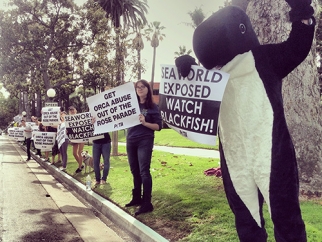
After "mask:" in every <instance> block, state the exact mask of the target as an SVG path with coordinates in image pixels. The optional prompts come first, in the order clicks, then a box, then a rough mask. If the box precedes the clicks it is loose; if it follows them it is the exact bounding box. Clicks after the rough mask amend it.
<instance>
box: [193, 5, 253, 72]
mask: <svg viewBox="0 0 322 242" xmlns="http://www.w3.org/2000/svg"><path fill="white" fill-rule="evenodd" d="M223 20H224V21H223ZM258 45H259V41H258V39H257V36H256V34H255V32H254V30H253V28H252V25H251V23H250V20H249V18H248V16H247V15H246V13H245V12H244V11H243V10H242V9H240V8H239V7H236V6H229V7H225V8H223V9H220V10H219V11H217V12H216V13H214V14H213V15H212V16H210V17H209V18H208V19H207V20H205V21H204V22H203V23H201V24H200V25H199V26H198V27H197V28H196V30H195V32H194V35H193V49H194V52H195V54H196V57H197V59H198V60H199V61H200V63H201V64H202V65H203V66H204V67H205V68H207V69H212V68H213V67H216V66H223V65H225V64H227V63H228V62H229V61H231V60H232V59H233V58H234V57H235V56H236V55H238V54H242V53H245V52H247V51H249V50H251V49H253V48H254V47H256V46H258Z"/></svg>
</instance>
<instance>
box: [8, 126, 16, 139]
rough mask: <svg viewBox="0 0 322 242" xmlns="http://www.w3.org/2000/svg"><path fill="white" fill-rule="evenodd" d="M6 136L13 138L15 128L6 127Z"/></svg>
mask: <svg viewBox="0 0 322 242" xmlns="http://www.w3.org/2000/svg"><path fill="white" fill-rule="evenodd" d="M8 136H9V138H10V139H14V138H15V128H8Z"/></svg>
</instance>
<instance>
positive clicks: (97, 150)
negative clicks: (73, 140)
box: [92, 142, 111, 182]
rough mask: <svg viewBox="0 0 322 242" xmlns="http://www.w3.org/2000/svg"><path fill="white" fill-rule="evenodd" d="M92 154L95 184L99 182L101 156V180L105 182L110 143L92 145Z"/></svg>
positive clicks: (108, 168)
mask: <svg viewBox="0 0 322 242" xmlns="http://www.w3.org/2000/svg"><path fill="white" fill-rule="evenodd" d="M92 153H93V163H94V172H95V179H96V181H97V182H99V181H100V180H101V169H100V160H101V155H102V156H103V161H104V168H103V176H102V180H104V181H106V179H107V176H108V173H109V171H110V155H111V142H108V143H104V144H98V143H93V148H92Z"/></svg>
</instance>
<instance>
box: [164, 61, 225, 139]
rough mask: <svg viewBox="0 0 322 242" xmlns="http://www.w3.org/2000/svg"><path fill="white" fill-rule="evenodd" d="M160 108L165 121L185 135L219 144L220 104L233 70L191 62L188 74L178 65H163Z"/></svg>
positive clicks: (189, 137)
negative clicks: (202, 65)
mask: <svg viewBox="0 0 322 242" xmlns="http://www.w3.org/2000/svg"><path fill="white" fill-rule="evenodd" d="M161 68H162V74H161V82H160V90H159V95H160V101H159V108H160V113H161V117H162V119H163V121H164V122H165V123H166V124H167V125H168V126H169V127H170V128H172V129H174V130H176V131H177V132H178V133H180V134H181V135H182V136H184V137H186V138H188V139H190V140H193V141H195V142H198V143H202V144H208V145H215V144H216V135H217V129H218V115H219V109H220V104H221V101H222V98H223V95H224V91H225V88H226V85H227V82H228V79H229V74H228V73H225V72H222V71H219V70H214V69H213V70H207V69H205V68H203V67H200V66H191V69H192V70H191V71H190V73H189V75H188V76H187V77H186V78H183V77H181V76H180V74H179V73H178V70H177V67H176V66H174V65H162V66H161Z"/></svg>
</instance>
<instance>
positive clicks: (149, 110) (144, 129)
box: [125, 80, 162, 215]
mask: <svg viewBox="0 0 322 242" xmlns="http://www.w3.org/2000/svg"><path fill="white" fill-rule="evenodd" d="M135 89H136V94H137V98H138V101H139V106H140V110H141V114H140V115H139V120H140V122H141V124H139V125H136V126H134V127H131V128H129V129H128V134H127V138H126V150H127V155H128V160H129V165H130V168H131V173H132V175H133V183H134V188H133V190H132V200H131V201H130V202H129V203H128V204H126V205H125V206H126V207H130V206H138V205H140V208H139V210H138V211H136V213H135V215H139V214H141V213H148V212H152V211H153V205H152V203H151V195H152V177H151V173H150V165H151V158H152V151H153V143H154V131H155V130H158V131H159V130H161V128H162V119H161V116H160V112H159V108H158V106H157V105H156V104H155V103H154V102H153V96H152V90H151V87H150V85H149V83H148V82H147V81H146V80H140V81H138V82H136V83H135ZM142 188H143V193H142Z"/></svg>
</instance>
